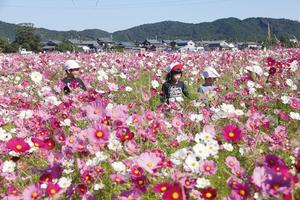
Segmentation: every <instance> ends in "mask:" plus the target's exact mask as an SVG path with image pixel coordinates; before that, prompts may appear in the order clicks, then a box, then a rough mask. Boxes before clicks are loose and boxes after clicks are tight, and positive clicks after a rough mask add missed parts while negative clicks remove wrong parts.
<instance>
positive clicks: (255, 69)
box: [246, 65, 264, 76]
mask: <svg viewBox="0 0 300 200" xmlns="http://www.w3.org/2000/svg"><path fill="white" fill-rule="evenodd" d="M246 70H248V71H250V72H254V73H256V74H257V75H259V76H261V75H263V74H264V71H263V69H262V68H261V67H260V66H258V65H252V66H247V67H246Z"/></svg>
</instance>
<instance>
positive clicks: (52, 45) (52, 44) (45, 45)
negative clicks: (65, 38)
mask: <svg viewBox="0 0 300 200" xmlns="http://www.w3.org/2000/svg"><path fill="white" fill-rule="evenodd" d="M61 43H62V42H61V41H58V40H49V41H48V42H42V49H43V51H55V50H56V48H57V46H58V45H59V44H61Z"/></svg>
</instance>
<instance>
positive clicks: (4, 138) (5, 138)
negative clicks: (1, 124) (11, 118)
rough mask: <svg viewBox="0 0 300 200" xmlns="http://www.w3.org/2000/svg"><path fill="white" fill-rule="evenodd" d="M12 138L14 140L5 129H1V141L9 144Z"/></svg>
mask: <svg viewBox="0 0 300 200" xmlns="http://www.w3.org/2000/svg"><path fill="white" fill-rule="evenodd" d="M11 138H12V135H11V133H8V132H6V131H5V130H4V129H3V128H0V141H3V142H7V141H8V140H10V139H11Z"/></svg>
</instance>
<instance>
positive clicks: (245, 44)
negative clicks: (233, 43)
mask: <svg viewBox="0 0 300 200" xmlns="http://www.w3.org/2000/svg"><path fill="white" fill-rule="evenodd" d="M237 47H238V49H240V50H244V49H253V50H255V49H261V48H262V46H261V45H260V44H259V43H257V42H239V43H237Z"/></svg>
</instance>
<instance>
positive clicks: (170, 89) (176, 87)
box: [160, 63, 190, 104]
mask: <svg viewBox="0 0 300 200" xmlns="http://www.w3.org/2000/svg"><path fill="white" fill-rule="evenodd" d="M182 69H183V65H182V64H180V63H173V64H172V65H170V66H168V68H167V70H168V72H169V73H168V74H167V77H166V82H165V83H164V84H163V86H162V90H161V92H160V100H161V102H162V103H167V104H169V103H171V102H177V103H180V102H182V101H183V97H182V96H183V95H184V96H186V97H188V98H190V97H189V92H188V89H187V87H186V85H185V84H184V82H183V81H180V79H181V77H182Z"/></svg>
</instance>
